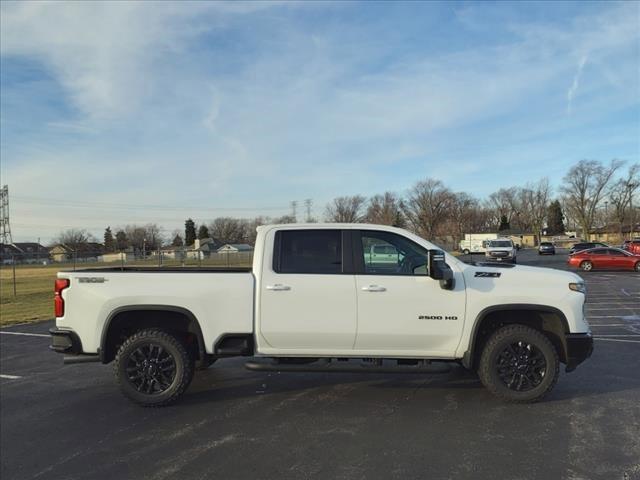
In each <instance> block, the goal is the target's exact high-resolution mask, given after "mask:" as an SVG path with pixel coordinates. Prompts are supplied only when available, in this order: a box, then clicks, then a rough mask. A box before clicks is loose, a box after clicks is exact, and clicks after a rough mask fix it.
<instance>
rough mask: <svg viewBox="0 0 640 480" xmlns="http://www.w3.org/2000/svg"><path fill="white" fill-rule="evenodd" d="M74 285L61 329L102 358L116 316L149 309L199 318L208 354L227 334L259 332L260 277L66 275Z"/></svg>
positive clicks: (66, 295) (60, 320)
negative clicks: (171, 309) (256, 287)
mask: <svg viewBox="0 0 640 480" xmlns="http://www.w3.org/2000/svg"><path fill="white" fill-rule="evenodd" d="M58 277H59V278H69V279H70V280H71V285H70V287H69V288H67V289H65V290H64V291H63V298H64V300H65V303H66V304H67V305H68V306H69V307H71V308H67V309H66V311H65V316H63V317H59V318H57V319H56V325H57V327H58V328H60V329H70V330H74V331H75V332H76V333H77V334H78V335H79V336H80V338H81V339H82V346H83V350H84V353H96V352H97V351H98V348H99V347H100V341H101V337H102V335H103V334H104V331H105V324H106V322H107V321H108V319H109V318H110V317H111V316H112V313H113V312H116V311H122V310H123V309H126V308H128V307H131V308H136V309H139V308H141V307H143V306H145V305H149V306H153V307H154V309H158V308H159V307H161V306H163V305H165V306H168V307H180V308H181V309H185V310H187V311H189V312H191V313H192V314H193V316H194V317H195V318H196V319H197V321H198V323H199V324H200V328H201V330H202V334H203V337H204V345H205V349H206V351H207V352H208V353H212V352H213V345H214V343H215V342H216V340H217V339H218V338H219V337H220V336H221V335H223V334H225V333H229V332H233V333H249V334H250V333H252V332H253V291H254V278H253V275H252V274H251V273H229V272H227V273H201V274H188V273H163V274H156V273H137V272H104V273H102V272H100V271H92V272H82V271H79V272H61V273H59V274H58Z"/></svg>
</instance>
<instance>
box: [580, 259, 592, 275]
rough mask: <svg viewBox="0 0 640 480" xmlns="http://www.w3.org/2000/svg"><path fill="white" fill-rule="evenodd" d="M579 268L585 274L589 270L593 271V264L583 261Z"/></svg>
mask: <svg viewBox="0 0 640 480" xmlns="http://www.w3.org/2000/svg"><path fill="white" fill-rule="evenodd" d="M580 268H581V269H582V270H584V271H585V272H590V271H591V270H593V263H591V262H590V261H588V260H585V261H584V262H582V263H581V264H580Z"/></svg>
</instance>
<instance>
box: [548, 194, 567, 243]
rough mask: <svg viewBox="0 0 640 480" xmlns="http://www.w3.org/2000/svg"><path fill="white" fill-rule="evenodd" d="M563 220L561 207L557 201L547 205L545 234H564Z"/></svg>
mask: <svg viewBox="0 0 640 480" xmlns="http://www.w3.org/2000/svg"><path fill="white" fill-rule="evenodd" d="M563 220H564V215H563V214H562V206H561V205H560V202H559V201H558V200H554V201H553V202H551V203H550V204H549V210H548V212H547V233H548V234H549V235H560V234H562V233H564V223H563Z"/></svg>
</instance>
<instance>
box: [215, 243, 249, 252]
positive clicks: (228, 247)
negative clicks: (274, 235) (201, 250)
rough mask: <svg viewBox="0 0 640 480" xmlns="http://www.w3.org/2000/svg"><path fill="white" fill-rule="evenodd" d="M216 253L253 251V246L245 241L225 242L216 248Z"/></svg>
mask: <svg viewBox="0 0 640 480" xmlns="http://www.w3.org/2000/svg"><path fill="white" fill-rule="evenodd" d="M217 251H218V253H240V252H253V247H252V246H251V245H248V244H246V243H226V244H224V245H223V246H221V247H220V248H218V250H217Z"/></svg>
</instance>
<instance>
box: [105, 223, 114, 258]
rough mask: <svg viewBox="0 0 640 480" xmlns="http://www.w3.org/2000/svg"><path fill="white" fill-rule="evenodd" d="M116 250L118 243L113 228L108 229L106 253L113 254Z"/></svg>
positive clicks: (106, 232)
mask: <svg viewBox="0 0 640 480" xmlns="http://www.w3.org/2000/svg"><path fill="white" fill-rule="evenodd" d="M115 250H116V241H115V239H114V238H113V233H111V227H107V228H106V229H105V231H104V251H105V252H107V253H113V252H115Z"/></svg>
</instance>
